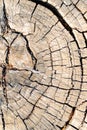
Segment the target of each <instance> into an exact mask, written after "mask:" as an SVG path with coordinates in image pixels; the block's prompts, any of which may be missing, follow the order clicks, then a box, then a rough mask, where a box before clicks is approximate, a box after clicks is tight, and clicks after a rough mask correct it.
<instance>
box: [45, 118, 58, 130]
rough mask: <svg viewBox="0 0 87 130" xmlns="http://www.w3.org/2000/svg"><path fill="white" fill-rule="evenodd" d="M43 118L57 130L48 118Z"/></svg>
mask: <svg viewBox="0 0 87 130" xmlns="http://www.w3.org/2000/svg"><path fill="white" fill-rule="evenodd" d="M44 118H45V119H46V120H47V121H48V122H49V123H50V124H51V125H52V126H53V128H54V129H55V130H57V128H56V127H55V125H54V124H53V123H52V122H51V121H50V120H48V119H47V118H46V117H45V116H44Z"/></svg>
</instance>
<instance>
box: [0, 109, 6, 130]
mask: <svg viewBox="0 0 87 130" xmlns="http://www.w3.org/2000/svg"><path fill="white" fill-rule="evenodd" d="M1 118H2V126H3V130H5V119H4V113H3V111H2V109H1Z"/></svg>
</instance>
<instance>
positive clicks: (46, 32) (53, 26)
mask: <svg viewBox="0 0 87 130" xmlns="http://www.w3.org/2000/svg"><path fill="white" fill-rule="evenodd" d="M57 23H58V21H57V22H56V23H55V24H53V25H52V26H51V27H50V29H49V30H48V31H47V32H46V33H45V34H44V35H43V37H42V38H40V39H39V40H37V41H36V43H37V42H39V41H41V40H42V39H44V38H45V37H46V36H47V35H48V34H49V32H51V30H52V29H53V27H54V26H56V25H57Z"/></svg>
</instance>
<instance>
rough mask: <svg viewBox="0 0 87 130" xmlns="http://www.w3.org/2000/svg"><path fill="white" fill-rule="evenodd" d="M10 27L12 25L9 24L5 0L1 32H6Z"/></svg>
mask: <svg viewBox="0 0 87 130" xmlns="http://www.w3.org/2000/svg"><path fill="white" fill-rule="evenodd" d="M8 28H10V27H9V24H8V19H7V13H6V7H5V2H4V0H3V12H2V16H1V33H2V34H5V33H6V32H7V31H8Z"/></svg>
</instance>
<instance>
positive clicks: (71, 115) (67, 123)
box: [62, 107, 76, 130]
mask: <svg viewBox="0 0 87 130" xmlns="http://www.w3.org/2000/svg"><path fill="white" fill-rule="evenodd" d="M75 110H76V107H73V108H72V111H71V113H70V115H69V119H68V121H67V122H66V123H65V125H64V126H63V127H62V130H65V129H66V128H67V127H68V125H69V124H70V122H71V120H72V118H73V115H74V113H75Z"/></svg>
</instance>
